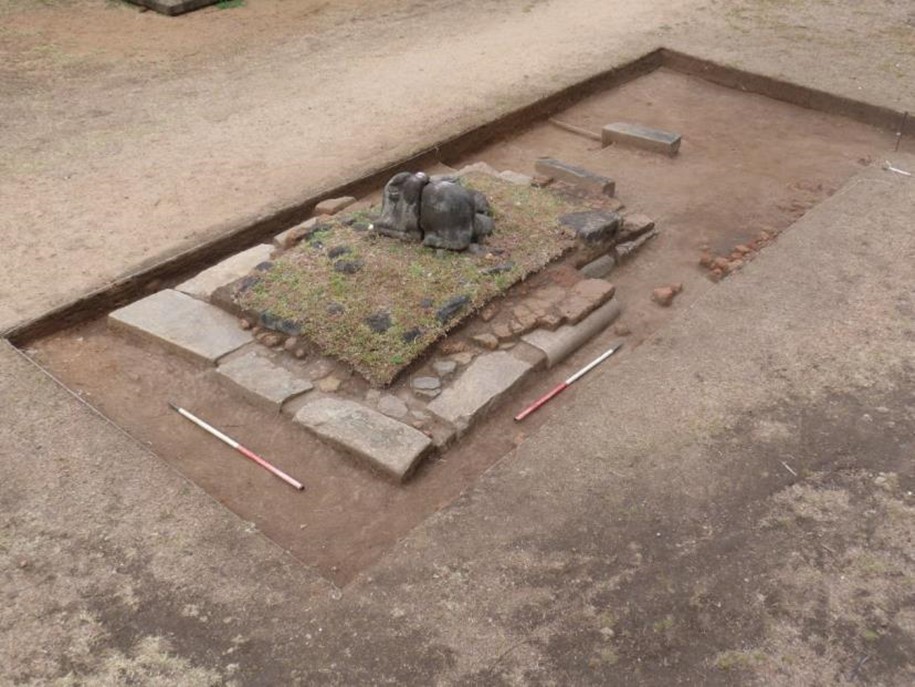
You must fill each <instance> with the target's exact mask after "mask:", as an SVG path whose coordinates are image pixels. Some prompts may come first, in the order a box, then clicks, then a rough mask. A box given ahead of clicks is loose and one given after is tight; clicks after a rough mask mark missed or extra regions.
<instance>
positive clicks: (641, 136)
mask: <svg viewBox="0 0 915 687" xmlns="http://www.w3.org/2000/svg"><path fill="white" fill-rule="evenodd" d="M680 139H681V136H680V134H675V133H673V132H671V131H662V130H661V129H652V128H650V127H647V126H642V125H641V124H631V123H629V122H614V123H612V124H607V126H605V127H604V128H603V129H601V143H602V144H603V145H604V146H608V145H610V144H611V143H625V144H627V145H631V146H635V147H636V148H642V149H643V150H652V151H654V152H658V153H665V154H667V155H670V156H671V157H673V156H674V155H676V154H677V151H678V150H680Z"/></svg>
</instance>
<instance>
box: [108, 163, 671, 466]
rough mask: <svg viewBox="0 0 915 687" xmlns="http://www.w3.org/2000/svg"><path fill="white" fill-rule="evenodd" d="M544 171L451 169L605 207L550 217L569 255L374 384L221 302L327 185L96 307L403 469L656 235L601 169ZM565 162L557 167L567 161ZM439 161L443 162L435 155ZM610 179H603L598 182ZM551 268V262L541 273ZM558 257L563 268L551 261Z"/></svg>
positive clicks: (297, 237) (596, 313)
mask: <svg viewBox="0 0 915 687" xmlns="http://www.w3.org/2000/svg"><path fill="white" fill-rule="evenodd" d="M542 162H544V161H543V160H541V161H539V162H538V171H539V172H541V173H543V172H544V171H550V172H551V173H555V174H558V175H559V176H560V177H561V176H563V175H565V178H566V179H568V180H569V181H559V182H553V181H552V180H551V179H546V178H545V177H541V178H540V179H539V180H537V181H535V180H534V179H532V178H531V177H529V176H527V175H524V174H518V173H516V172H512V171H510V170H508V171H502V172H500V171H498V170H496V169H493V168H492V167H490V166H489V165H486V164H485V163H477V164H475V165H471V166H469V167H466V168H464V169H462V170H460V171H454V173H453V174H452V176H462V175H465V174H468V173H471V172H477V173H480V172H482V173H485V174H489V175H492V176H495V177H498V178H500V179H503V180H505V181H508V182H510V183H513V184H519V185H532V184H535V183H540V184H544V185H550V184H553V183H558V184H559V185H560V186H561V185H562V184H566V183H569V184H572V185H578V186H580V187H581V188H583V189H585V190H586V191H589V192H590V193H593V194H596V196H598V197H600V198H601V199H602V200H601V201H600V203H601V204H602V207H603V206H606V207H610V208H612V209H610V210H593V209H592V210H586V211H582V212H576V213H572V215H568V216H566V217H564V218H563V223H564V224H566V225H567V227H568V230H569V231H571V232H572V233H573V235H575V236H577V237H578V240H579V245H580V248H579V249H578V255H579V258H578V261H577V264H582V261H584V262H585V264H584V265H583V266H582V267H581V268H580V269H579V270H578V271H577V272H576V271H575V270H574V269H572V270H571V272H570V271H569V269H570V268H568V267H566V268H563V267H562V266H561V265H560V266H558V267H548V268H546V270H544V272H543V276H544V279H543V280H541V281H542V283H539V285H538V286H536V287H529V288H526V289H525V295H521V296H512V294H511V293H509V295H508V296H507V297H506V298H504V299H501V300H500V301H499V302H493V303H490V304H488V305H487V306H485V307H484V308H483V309H482V310H481V311H480V312H479V313H478V314H477V317H476V318H475V319H474V321H473V322H472V323H471V324H470V325H468V326H467V327H466V328H465V330H464V331H463V332H462V333H461V334H459V335H457V336H449V337H447V338H446V339H443V340H442V341H440V342H439V343H437V344H436V345H435V346H434V347H433V350H432V354H431V355H430V356H429V358H428V359H427V361H426V362H425V363H424V364H422V365H420V366H418V367H415V368H414V369H412V370H411V373H410V374H409V375H408V376H402V378H400V379H398V380H396V381H395V383H393V384H392V385H390V386H389V387H388V388H386V389H384V390H380V389H375V388H371V387H370V386H369V385H368V383H367V382H366V381H365V380H364V379H362V378H361V377H360V376H359V375H355V374H353V371H352V369H350V368H349V367H347V366H346V365H345V364H343V363H341V362H339V361H337V360H334V359H332V358H330V357H328V356H326V355H324V354H322V353H321V351H319V350H316V349H315V346H314V344H313V343H310V342H308V341H306V340H305V339H304V337H302V336H298V335H288V334H284V333H283V332H280V331H275V330H268V329H264V328H263V327H262V326H258V325H255V323H253V322H249V321H247V320H241V321H240V320H239V319H238V318H236V317H234V316H233V315H230V314H229V313H228V312H226V311H225V310H223V309H222V308H221V307H218V306H220V305H221V298H222V297H221V295H220V294H222V293H224V292H225V291H226V290H227V289H230V288H232V286H233V285H234V284H236V283H238V282H239V280H244V279H246V278H248V275H250V274H251V273H252V270H257V269H258V267H259V266H260V265H262V263H264V262H265V261H269V260H271V259H273V258H274V257H275V256H276V254H277V253H278V252H279V251H282V250H284V249H286V248H288V247H289V246H292V245H295V244H296V243H297V242H299V241H301V240H303V239H304V238H307V237H308V236H309V235H310V234H312V233H313V232H315V231H317V230H320V228H321V226H322V224H321V223H322V221H324V220H326V219H327V218H328V216H329V215H330V214H331V213H335V212H338V211H339V210H341V209H342V208H344V207H347V206H348V205H350V204H351V202H352V201H353V199H349V198H345V199H332V200H331V201H326V202H325V203H324V204H323V206H320V207H319V208H317V209H316V211H320V213H321V214H320V215H318V216H316V217H314V218H312V219H309V220H307V221H306V222H303V223H301V224H299V225H296V226H295V227H292V228H291V229H287V230H286V231H284V232H282V233H281V234H279V235H278V236H277V237H276V238H275V239H274V241H273V244H272V245H268V244H264V245H259V246H255V247H253V248H251V249H248V250H246V251H243V252H242V253H239V254H237V255H234V256H232V257H230V258H227V259H226V260H224V261H222V262H220V263H219V264H217V265H214V266H212V267H210V268H208V269H206V270H203V271H202V272H200V273H199V274H198V275H196V276H195V277H193V278H191V279H188V280H187V281H185V282H183V283H182V284H180V285H178V286H177V287H175V289H174V290H171V289H167V290H164V291H161V292H159V293H156V294H153V295H152V296H149V297H147V298H144V299H143V300H140V301H137V302H136V303H133V304H131V305H129V306H127V307H125V308H121V309H120V310H117V311H115V312H113V313H111V315H110V316H109V323H110V325H111V326H112V327H113V328H120V329H125V330H129V331H130V332H132V333H134V334H137V335H140V336H142V337H144V338H146V339H148V340H153V341H156V342H158V343H160V344H163V345H165V346H166V347H168V348H169V349H171V350H173V351H175V352H178V353H180V354H183V355H185V356H187V357H189V358H191V359H194V360H197V361H200V362H203V363H206V364H207V365H215V366H216V368H215V369H214V371H213V372H212V374H214V375H216V377H217V378H218V379H219V380H220V381H222V382H223V383H225V384H226V385H228V386H229V387H230V388H233V389H234V390H236V391H237V392H238V393H239V394H240V395H242V396H243V397H244V398H246V399H247V400H248V401H250V402H251V403H254V404H256V405H259V406H261V407H263V408H265V409H267V410H270V411H273V412H280V411H282V412H283V413H284V414H285V415H287V416H290V417H291V418H292V419H293V421H294V422H296V423H297V424H299V425H301V426H302V427H303V428H304V429H305V430H307V431H309V432H312V433H314V434H315V435H317V436H318V437H320V438H322V439H323V440H325V441H327V442H329V443H331V444H333V445H335V446H337V447H338V448H340V449H341V450H342V451H343V452H344V453H346V454H349V455H352V456H354V457H356V458H358V459H361V460H363V461H365V462H366V463H367V464H369V465H370V466H372V467H373V468H374V469H376V470H378V471H380V472H381V473H383V474H385V475H388V476H390V477H392V478H393V479H395V480H397V481H403V480H405V479H407V478H408V477H409V476H410V474H411V473H412V472H413V471H414V470H415V468H416V466H417V464H418V463H419V462H420V461H421V460H422V459H423V457H424V456H426V455H427V454H428V453H429V452H431V451H433V450H436V449H437V450H440V451H441V450H445V449H446V448H447V447H448V445H450V443H451V442H452V441H454V440H455V439H457V438H458V437H460V436H461V435H462V434H463V433H464V432H466V431H467V430H468V428H470V427H471V426H472V425H473V424H474V423H475V422H478V421H479V420H481V419H482V418H483V417H484V416H485V415H486V413H487V412H488V411H489V410H490V409H491V408H492V407H493V406H495V405H496V404H497V403H498V402H499V401H500V399H501V398H502V397H503V396H505V395H506V394H508V393H510V392H511V391H512V390H513V389H516V388H517V387H518V386H519V385H520V384H521V383H522V382H523V381H524V380H525V379H526V378H527V377H528V376H529V375H530V374H531V373H532V372H533V371H535V370H537V369H542V368H543V367H544V366H545V367H553V366H555V365H557V364H559V363H561V362H562V361H563V360H564V359H565V358H566V357H567V356H569V355H570V354H571V353H573V352H574V351H575V350H577V349H578V348H580V347H581V346H582V345H584V344H585V343H586V342H587V341H588V340H590V339H591V338H592V337H594V336H595V335H596V334H598V333H599V332H600V331H602V330H603V329H605V328H606V327H607V326H609V325H610V324H612V323H613V321H614V320H615V319H616V318H617V317H618V316H619V314H620V312H621V306H620V305H619V303H618V302H617V301H616V300H614V293H615V288H614V286H613V285H612V284H611V283H610V282H608V281H606V280H605V279H603V277H606V276H607V275H608V274H609V273H610V272H611V271H612V269H613V268H614V267H615V266H616V265H618V264H619V263H620V262H621V261H623V260H624V259H626V258H628V257H629V256H631V255H633V254H634V253H635V252H636V251H637V250H638V248H639V247H640V246H642V245H644V243H646V242H647V241H649V240H650V239H651V238H652V237H653V236H655V235H656V231H655V229H654V222H653V221H652V220H651V219H650V218H648V217H646V216H644V215H638V214H629V213H625V212H623V204H622V203H621V202H619V201H617V200H616V199H612V198H608V197H607V196H606V195H604V194H606V193H607V192H608V191H609V192H611V193H612V192H613V190H612V182H610V181H609V180H606V179H604V178H602V177H600V178H596V175H592V174H591V173H590V172H588V171H587V170H583V169H580V168H571V167H570V166H568V165H565V164H564V163H561V162H559V161H556V160H549V161H548V165H547V166H548V167H549V170H547V169H546V167H544V165H542V164H541V163H542ZM570 169H571V170H572V171H569V170H570ZM445 171H447V168H445ZM608 183H610V184H611V186H609V187H608V186H607V184H608ZM552 270H559V271H557V272H556V274H557V275H560V274H561V275H563V276H561V277H556V278H555V279H554V278H553V277H550V276H549V275H550V274H552ZM563 270H565V271H563Z"/></svg>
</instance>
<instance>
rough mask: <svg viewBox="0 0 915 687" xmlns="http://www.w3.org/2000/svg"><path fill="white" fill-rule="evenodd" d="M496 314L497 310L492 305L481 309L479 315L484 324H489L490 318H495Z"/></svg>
mask: <svg viewBox="0 0 915 687" xmlns="http://www.w3.org/2000/svg"><path fill="white" fill-rule="evenodd" d="M498 312H499V309H498V308H497V307H496V306H494V305H490V306H487V307H485V308H483V311H482V312H481V313H480V319H481V320H483V321H484V322H489V321H490V320H491V319H492V318H494V317H495V316H496V314H497V313H498Z"/></svg>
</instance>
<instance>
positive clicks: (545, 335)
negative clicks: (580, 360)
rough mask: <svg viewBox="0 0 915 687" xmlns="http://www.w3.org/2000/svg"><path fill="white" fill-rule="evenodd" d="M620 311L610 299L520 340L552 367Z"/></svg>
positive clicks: (602, 328)
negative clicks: (540, 353)
mask: <svg viewBox="0 0 915 687" xmlns="http://www.w3.org/2000/svg"><path fill="white" fill-rule="evenodd" d="M620 312H622V309H621V308H620V305H619V303H617V302H616V301H615V300H614V301H610V302H609V303H606V304H605V305H602V306H601V307H599V308H598V309H597V310H595V311H594V312H593V313H591V314H590V315H588V316H587V317H586V318H585V319H583V320H582V321H581V322H579V323H578V324H575V325H565V326H562V327H559V328H558V329H557V330H556V331H552V332H551V331H550V330H548V329H537V330H534V331H532V332H531V333H530V334H525V335H524V336H522V337H521V340H522V341H524V342H525V343H528V344H530V345H531V346H533V347H534V348H537V349H539V350H541V351H543V353H544V354H545V355H546V364H547V367H553V366H554V365H557V364H558V363H561V362H562V361H563V360H565V359H566V358H567V357H569V356H570V355H571V354H572V353H574V352H575V351H577V350H578V349H579V348H581V347H582V346H584V345H585V343H587V342H588V341H589V340H590V339H592V338H593V337H594V336H596V335H597V334H599V333H600V332H602V331H603V330H604V329H605V328H607V327H608V326H609V325H611V324H612V323H613V321H614V320H616V318H617V317H619V316H620ZM443 395H444V394H443Z"/></svg>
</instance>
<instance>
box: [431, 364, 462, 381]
mask: <svg viewBox="0 0 915 687" xmlns="http://www.w3.org/2000/svg"><path fill="white" fill-rule="evenodd" d="M432 368H433V369H434V370H435V372H436V374H438V375H439V376H440V377H447V376H448V375H450V374H452V373H453V372H454V371H455V370H456V369H457V363H456V362H454V361H453V360H436V361H435V362H434V363H432Z"/></svg>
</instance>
